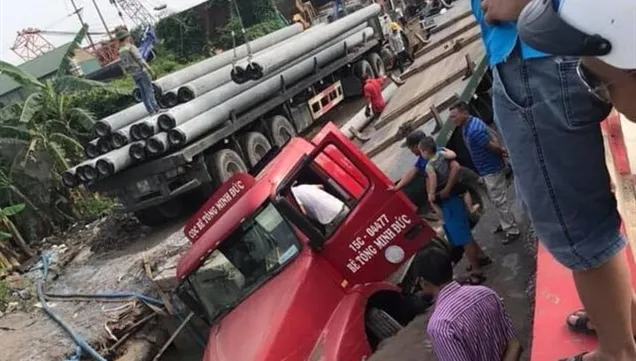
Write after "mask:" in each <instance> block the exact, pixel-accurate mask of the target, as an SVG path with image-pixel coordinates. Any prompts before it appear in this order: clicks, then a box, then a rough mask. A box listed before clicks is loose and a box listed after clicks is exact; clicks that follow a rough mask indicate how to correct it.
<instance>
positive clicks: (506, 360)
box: [502, 337, 521, 361]
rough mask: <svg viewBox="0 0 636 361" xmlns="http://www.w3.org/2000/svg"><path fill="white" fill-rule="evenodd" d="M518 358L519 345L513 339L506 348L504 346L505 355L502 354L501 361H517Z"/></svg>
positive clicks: (516, 340)
mask: <svg viewBox="0 0 636 361" xmlns="http://www.w3.org/2000/svg"><path fill="white" fill-rule="evenodd" d="M520 357H521V343H520V342H519V340H518V339H517V338H516V337H515V338H513V339H512V340H510V341H509V342H508V346H506V353H504V357H503V359H502V361H519V358H520Z"/></svg>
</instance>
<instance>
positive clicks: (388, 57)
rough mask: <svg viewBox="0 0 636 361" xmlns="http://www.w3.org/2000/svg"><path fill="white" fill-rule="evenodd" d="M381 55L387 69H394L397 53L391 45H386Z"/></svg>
mask: <svg viewBox="0 0 636 361" xmlns="http://www.w3.org/2000/svg"><path fill="white" fill-rule="evenodd" d="M380 57H381V58H382V63H384V68H385V69H393V63H395V54H394V53H393V51H392V50H391V49H390V48H389V47H387V46H385V47H383V48H382V49H381V50H380Z"/></svg>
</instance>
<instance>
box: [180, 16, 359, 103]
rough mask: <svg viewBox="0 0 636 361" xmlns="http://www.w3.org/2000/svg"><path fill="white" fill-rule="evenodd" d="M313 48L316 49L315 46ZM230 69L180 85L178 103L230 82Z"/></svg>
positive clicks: (319, 26)
mask: <svg viewBox="0 0 636 361" xmlns="http://www.w3.org/2000/svg"><path fill="white" fill-rule="evenodd" d="M324 27H325V25H324V24H316V25H315V26H313V27H311V28H309V29H307V30H305V31H304V32H302V33H300V34H297V35H294V36H293V37H291V38H289V39H286V40H285V41H284V42H281V43H278V44H275V45H272V46H271V47H269V48H266V49H264V50H262V51H259V52H256V53H255V54H254V56H259V55H262V54H265V53H268V52H271V51H277V49H279V48H281V47H282V46H283V45H285V44H287V43H288V42H292V41H295V40H296V39H298V38H300V37H306V36H309V34H312V33H314V32H318V31H319V30H321V29H324ZM363 28H364V27H362V28H361V29H360V30H362V29H363ZM352 34H353V33H352ZM352 34H349V35H352ZM326 45H327V43H325V44H323V46H326ZM314 50H317V48H316V49H314ZM232 69H233V66H232V64H228V65H226V66H224V67H222V68H220V69H218V70H216V71H213V72H210V73H208V74H206V75H204V76H202V77H200V78H197V79H194V80H192V81H191V82H189V83H186V84H183V85H181V86H180V87H179V89H178V92H177V98H178V101H179V103H187V102H189V101H191V100H193V99H194V98H197V97H199V96H202V95H203V94H206V93H208V92H209V91H211V90H213V89H216V88H218V87H220V86H222V85H223V84H225V83H228V82H230V81H231V80H233V78H232ZM236 83H243V82H236ZM208 109H209V108H208Z"/></svg>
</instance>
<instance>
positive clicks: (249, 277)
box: [182, 203, 300, 321]
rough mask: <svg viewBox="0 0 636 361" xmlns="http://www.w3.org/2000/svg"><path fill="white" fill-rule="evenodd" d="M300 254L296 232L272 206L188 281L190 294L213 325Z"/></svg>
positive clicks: (237, 231) (257, 216)
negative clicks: (214, 321) (213, 322)
mask: <svg viewBox="0 0 636 361" xmlns="http://www.w3.org/2000/svg"><path fill="white" fill-rule="evenodd" d="M299 251H300V243H299V242H298V239H297V238H296V235H295V234H294V231H293V230H292V228H291V227H290V226H289V224H288V223H287V222H286V221H285V220H284V219H283V217H282V216H281V214H280V213H279V212H278V210H277V209H276V207H274V205H273V204H271V203H269V204H268V205H266V206H265V207H263V208H261V210H260V211H259V212H258V213H257V214H256V215H255V216H254V217H252V218H251V219H249V220H246V221H245V222H243V224H242V226H241V227H240V228H239V229H238V230H236V231H235V232H234V233H233V234H232V235H231V236H230V237H229V238H228V239H226V240H224V241H223V242H222V243H221V244H220V245H219V247H218V248H217V249H216V250H214V251H213V252H212V253H210V255H209V256H208V257H207V259H206V260H205V261H204V262H203V263H202V264H201V266H200V267H199V268H198V269H197V271H196V272H194V273H193V274H191V275H190V276H189V277H188V281H189V282H187V284H188V285H190V287H189V288H190V289H188V290H187V291H188V292H189V293H190V294H191V296H194V298H195V299H197V300H198V301H199V303H200V304H201V305H202V306H203V307H202V308H203V310H202V311H204V312H205V313H206V316H207V317H208V319H209V320H210V321H213V320H214V319H216V318H218V317H220V316H222V315H223V314H225V313H226V311H229V310H230V309H231V308H233V307H234V306H235V305H236V304H238V302H240V301H241V300H242V299H243V298H244V297H245V296H246V295H247V294H249V293H250V292H251V291H252V290H254V289H256V288H257V287H258V286H260V285H261V284H263V283H264V282H265V281H266V280H268V279H269V278H270V277H272V276H273V275H274V274H276V272H278V270H280V269H281V267H282V266H284V265H285V264H286V263H288V262H289V261H290V260H292V259H293V258H294V257H295V256H296V255H297V254H298V253H299ZM183 286H186V284H182V287H183Z"/></svg>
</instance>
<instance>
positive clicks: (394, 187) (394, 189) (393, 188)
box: [386, 186, 399, 192]
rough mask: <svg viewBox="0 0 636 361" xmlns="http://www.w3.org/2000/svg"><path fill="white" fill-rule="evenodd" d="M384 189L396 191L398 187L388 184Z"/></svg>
mask: <svg viewBox="0 0 636 361" xmlns="http://www.w3.org/2000/svg"><path fill="white" fill-rule="evenodd" d="M386 190H388V191H391V192H396V191H398V190H399V189H398V187H397V186H389V188H387V189H386Z"/></svg>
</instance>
